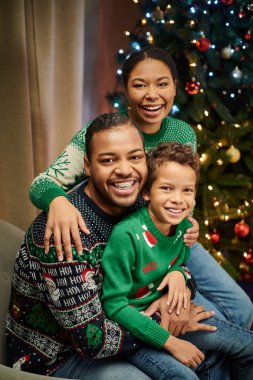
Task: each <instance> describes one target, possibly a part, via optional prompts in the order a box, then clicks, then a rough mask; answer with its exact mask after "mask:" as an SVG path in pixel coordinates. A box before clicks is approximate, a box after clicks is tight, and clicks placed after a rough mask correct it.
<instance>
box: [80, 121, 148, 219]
mask: <svg viewBox="0 0 253 380" xmlns="http://www.w3.org/2000/svg"><path fill="white" fill-rule="evenodd" d="M85 171H86V173H87V175H89V176H90V178H89V182H88V185H87V187H86V192H87V193H88V195H89V196H90V197H91V199H92V200H93V201H94V202H95V203H96V204H97V205H98V206H99V207H100V208H101V209H102V210H103V211H105V212H107V213H108V214H110V215H121V214H122V213H123V212H124V211H125V209H126V208H128V207H130V206H132V205H133V204H134V203H135V201H136V199H137V197H138V195H139V193H140V191H141V190H142V188H143V185H144V183H145V181H146V179H147V163H146V156H145V152H144V146H143V141H142V139H141V136H140V134H139V132H138V131H137V129H136V128H135V127H132V126H129V125H126V126H124V125H122V126H119V127H117V128H113V129H110V130H108V131H101V132H98V133H96V134H95V135H94V136H93V139H92V142H91V159H90V161H88V160H87V159H85Z"/></svg>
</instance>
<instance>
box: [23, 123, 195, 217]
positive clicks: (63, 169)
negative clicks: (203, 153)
mask: <svg viewBox="0 0 253 380" xmlns="http://www.w3.org/2000/svg"><path fill="white" fill-rule="evenodd" d="M89 124H90V123H88V124H86V125H85V126H84V127H83V128H82V129H81V131H79V132H78V133H77V134H76V135H75V136H74V137H73V139H72V140H71V142H70V144H69V145H68V146H67V147H66V148H65V149H64V151H63V152H62V153H61V154H60V156H59V157H58V158H57V159H56V160H55V162H53V163H52V164H51V165H50V166H49V167H48V169H46V170H45V172H44V173H41V174H40V175H39V176H38V177H36V178H35V180H34V181H33V183H32V186H31V188H30V199H31V201H32V202H33V204H34V205H35V206H36V207H38V208H39V209H42V210H44V211H46V212H47V211H48V208H49V205H50V203H51V201H52V200H53V199H54V198H56V197H58V196H65V197H66V193H65V191H68V190H70V189H73V188H74V187H75V186H76V185H77V184H78V183H80V182H81V181H82V180H83V179H84V178H85V173H84V167H83V157H84V155H85V150H84V147H85V133H86V129H87V128H88V126H89ZM143 135H144V142H145V148H146V149H147V150H149V149H152V148H155V147H156V146H157V145H158V144H159V143H161V142H169V141H177V142H179V143H182V144H188V145H191V147H192V148H193V150H194V151H196V136H195V132H194V130H193V129H192V128H191V127H190V125H188V124H186V123H185V122H183V121H181V120H177V119H174V118H172V117H169V116H167V117H166V118H165V119H163V122H162V126H161V129H160V130H159V131H158V132H157V133H154V134H148V133H143Z"/></svg>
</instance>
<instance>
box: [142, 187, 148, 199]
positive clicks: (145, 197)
mask: <svg viewBox="0 0 253 380" xmlns="http://www.w3.org/2000/svg"><path fill="white" fill-rule="evenodd" d="M141 195H142V197H143V198H144V199H145V201H147V202H148V201H149V194H148V191H147V190H145V189H144V190H142V193H141Z"/></svg>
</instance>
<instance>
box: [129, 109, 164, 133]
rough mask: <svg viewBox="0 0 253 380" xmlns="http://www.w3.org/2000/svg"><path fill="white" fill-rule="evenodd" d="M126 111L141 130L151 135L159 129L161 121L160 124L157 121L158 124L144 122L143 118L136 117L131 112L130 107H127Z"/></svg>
mask: <svg viewBox="0 0 253 380" xmlns="http://www.w3.org/2000/svg"><path fill="white" fill-rule="evenodd" d="M127 113H128V116H129V118H130V119H131V120H133V122H134V123H136V125H138V126H139V127H140V128H141V130H142V132H144V133H147V134H150V135H151V134H155V133H157V132H159V131H160V129H161V126H162V123H160V124H159V123H158V124H157V123H154V124H152V123H145V121H144V120H142V119H139V118H136V117H135V115H133V113H132V112H131V109H129V110H128V112H127Z"/></svg>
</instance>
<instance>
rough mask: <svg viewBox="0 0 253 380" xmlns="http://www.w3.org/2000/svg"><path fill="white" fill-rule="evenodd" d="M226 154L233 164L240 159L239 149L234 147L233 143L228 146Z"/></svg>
mask: <svg viewBox="0 0 253 380" xmlns="http://www.w3.org/2000/svg"><path fill="white" fill-rule="evenodd" d="M226 154H227V155H228V157H229V162H231V164H235V163H236V162H237V161H239V160H240V157H241V153H240V151H239V149H237V148H235V147H234V145H231V147H230V148H228V150H227V151H226Z"/></svg>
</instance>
